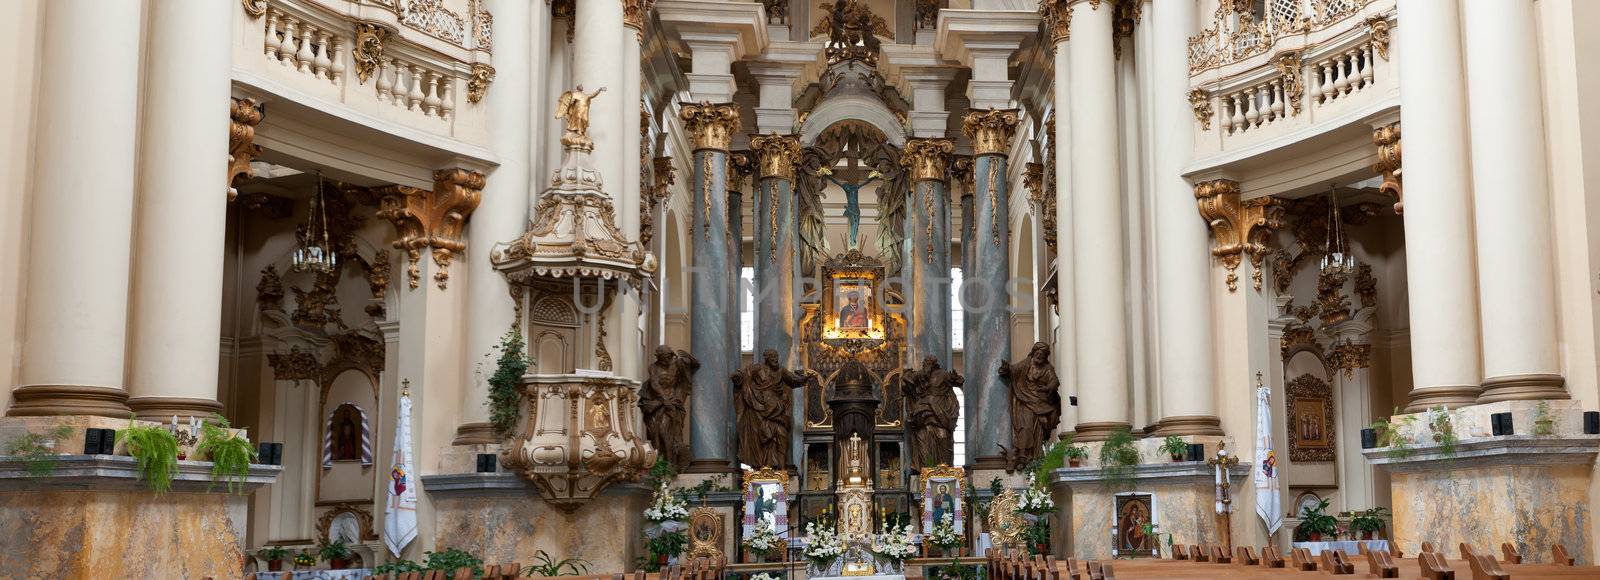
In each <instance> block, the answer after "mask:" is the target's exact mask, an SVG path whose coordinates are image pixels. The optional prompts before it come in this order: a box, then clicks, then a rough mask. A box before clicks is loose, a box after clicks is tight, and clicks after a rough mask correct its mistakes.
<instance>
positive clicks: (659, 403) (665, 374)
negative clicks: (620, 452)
mask: <svg viewBox="0 0 1600 580" xmlns="http://www.w3.org/2000/svg"><path fill="white" fill-rule="evenodd" d="M699 368H700V361H698V360H696V359H695V358H694V356H693V355H690V354H689V353H688V352H685V351H681V350H680V351H677V352H673V350H672V348H671V347H668V346H666V345H661V346H658V347H656V362H654V363H651V364H650V368H649V370H648V371H647V374H648V376H647V377H646V378H645V380H644V385H643V386H642V387H640V389H639V410H640V411H642V412H643V414H644V430H645V434H646V435H647V436H648V437H649V438H650V446H652V447H655V448H656V451H659V452H660V453H661V456H662V457H665V458H666V459H667V462H669V463H671V464H673V465H675V466H677V467H678V468H680V469H681V468H683V467H684V466H686V465H688V464H689V441H688V437H687V434H686V432H685V430H684V421H685V419H686V418H687V415H688V407H687V404H688V401H689V389H690V386H691V384H692V383H691V381H692V377H693V375H694V372H695V371H696V370H698V369H699Z"/></svg>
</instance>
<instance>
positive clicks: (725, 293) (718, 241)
mask: <svg viewBox="0 0 1600 580" xmlns="http://www.w3.org/2000/svg"><path fill="white" fill-rule="evenodd" d="M679 116H680V117H681V118H682V119H683V122H684V127H685V128H686V129H688V131H689V133H690V138H691V140H692V144H693V147H694V177H693V179H694V181H693V189H691V192H692V194H691V195H692V196H693V198H694V199H693V200H691V201H690V208H691V210H692V212H693V213H694V216H693V217H692V219H691V224H692V225H691V230H690V236H689V237H690V243H691V244H692V245H693V248H694V252H693V254H694V262H693V264H694V265H693V267H692V268H691V269H690V282H691V289H692V291H693V293H694V297H693V299H692V301H691V304H692V306H691V308H692V310H691V311H690V312H689V324H690V328H691V333H690V339H689V349H690V351H691V352H692V353H693V354H694V356H695V357H696V358H698V359H700V370H699V371H698V372H696V373H695V375H694V391H693V394H692V395H691V397H690V407H689V410H690V421H689V425H690V433H689V434H690V450H691V451H692V452H693V454H694V460H693V461H692V462H691V463H690V464H689V468H688V469H687V470H686V471H691V472H702V473H704V472H725V471H732V470H734V469H736V467H735V466H734V465H735V464H734V451H733V441H734V438H733V424H734V421H733V397H732V392H731V387H732V384H731V383H730V382H729V381H728V377H729V376H730V375H732V374H733V372H734V370H735V369H737V367H738V365H739V334H738V332H737V331H735V332H731V333H730V332H728V328H729V321H728V319H729V317H732V318H733V324H734V325H735V326H734V328H735V329H737V324H738V316H739V312H738V310H737V309H732V308H728V305H729V304H732V303H733V301H732V300H733V298H734V287H733V285H732V284H730V280H729V278H728V271H729V270H730V269H731V270H733V271H734V272H737V271H738V264H737V263H735V262H733V257H732V255H730V254H731V243H730V242H731V240H732V239H733V232H732V231H731V230H730V228H729V223H728V216H729V212H728V205H727V204H728V141H729V138H730V136H732V135H733V132H734V131H737V130H738V129H739V109H738V106H737V105H733V104H731V103H724V104H711V103H698V104H685V105H683V107H682V108H681V109H680V110H679Z"/></svg>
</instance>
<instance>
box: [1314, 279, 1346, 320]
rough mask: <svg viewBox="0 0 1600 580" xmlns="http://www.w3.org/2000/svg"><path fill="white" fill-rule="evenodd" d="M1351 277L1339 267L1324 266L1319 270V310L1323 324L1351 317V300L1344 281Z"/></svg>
mask: <svg viewBox="0 0 1600 580" xmlns="http://www.w3.org/2000/svg"><path fill="white" fill-rule="evenodd" d="M1349 279H1350V276H1349V274H1347V273H1345V271H1344V270H1342V269H1339V268H1323V269H1322V270H1320V271H1318V272H1317V310H1318V311H1319V312H1320V313H1321V314H1320V315H1319V316H1320V317H1321V318H1322V325H1323V326H1325V327H1326V326H1333V325H1335V324H1338V323H1340V322H1344V321H1346V320H1349V319H1350V301H1349V299H1348V298H1346V296H1345V295H1344V283H1345V282H1346V281H1348V280H1349Z"/></svg>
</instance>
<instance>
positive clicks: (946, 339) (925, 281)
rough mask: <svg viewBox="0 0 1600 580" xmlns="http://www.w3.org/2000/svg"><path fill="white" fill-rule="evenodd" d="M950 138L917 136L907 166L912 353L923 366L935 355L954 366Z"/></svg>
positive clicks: (947, 365) (908, 151) (908, 146)
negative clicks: (909, 219)
mask: <svg viewBox="0 0 1600 580" xmlns="http://www.w3.org/2000/svg"><path fill="white" fill-rule="evenodd" d="M955 150H956V146H955V143H954V142H952V141H951V140H949V139H911V140H908V141H907V142H906V148H905V152H904V154H902V156H901V164H902V165H905V166H906V168H907V169H909V170H910V172H911V181H912V192H911V208H910V209H911V211H910V212H909V213H910V214H911V223H910V226H911V230H910V231H908V232H906V239H907V240H908V241H910V243H911V259H910V262H909V266H910V277H911V293H912V294H911V305H912V311H911V329H910V332H909V334H910V335H911V337H912V344H911V355H910V357H909V360H910V362H911V363H912V364H914V365H918V366H920V365H921V364H922V363H921V361H922V359H923V358H924V357H929V356H931V357H933V358H934V359H935V360H938V361H939V366H941V367H944V368H951V367H950V357H951V350H950V177H949V175H950V155H951V154H952V153H954V152H955Z"/></svg>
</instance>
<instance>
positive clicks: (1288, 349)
mask: <svg viewBox="0 0 1600 580" xmlns="http://www.w3.org/2000/svg"><path fill="white" fill-rule="evenodd" d="M1302 350H1309V351H1311V352H1315V353H1319V354H1320V353H1321V352H1322V344H1321V343H1319V342H1317V331H1316V329H1314V328H1311V327H1310V326H1308V325H1306V324H1304V323H1298V324H1297V323H1290V324H1289V325H1288V326H1286V327H1284V329H1283V338H1280V339H1278V355H1279V356H1280V357H1282V358H1283V360H1285V361H1287V360H1289V357H1290V356H1293V355H1294V353H1296V352H1299V351H1302Z"/></svg>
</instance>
